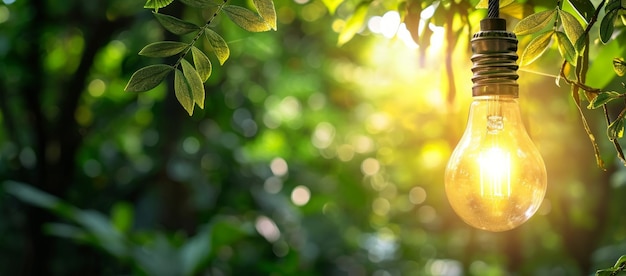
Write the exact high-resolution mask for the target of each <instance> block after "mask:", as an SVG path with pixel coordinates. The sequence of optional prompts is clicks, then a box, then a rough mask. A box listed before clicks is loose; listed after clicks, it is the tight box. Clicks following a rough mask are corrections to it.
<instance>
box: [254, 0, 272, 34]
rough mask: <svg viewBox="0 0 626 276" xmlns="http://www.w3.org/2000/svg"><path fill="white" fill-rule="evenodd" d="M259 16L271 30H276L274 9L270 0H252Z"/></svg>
mask: <svg viewBox="0 0 626 276" xmlns="http://www.w3.org/2000/svg"><path fill="white" fill-rule="evenodd" d="M252 3H254V6H255V7H256V9H257V11H259V15H261V17H263V19H264V20H265V23H267V24H268V25H269V26H270V28H271V29H272V30H274V31H275V30H276V9H275V8H274V1H272V0H252Z"/></svg>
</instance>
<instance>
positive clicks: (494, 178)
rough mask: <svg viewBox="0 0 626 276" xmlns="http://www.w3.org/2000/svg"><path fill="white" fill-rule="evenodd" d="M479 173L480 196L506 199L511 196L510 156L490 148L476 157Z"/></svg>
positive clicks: (502, 151) (498, 149) (497, 149)
mask: <svg viewBox="0 0 626 276" xmlns="http://www.w3.org/2000/svg"><path fill="white" fill-rule="evenodd" d="M478 166H479V171H480V195H481V196H482V197H485V198H508V197H510V196H511V155H510V153H508V152H506V151H504V150H502V149H500V148H498V147H492V148H489V149H487V150H486V151H484V152H481V153H480V154H479V157H478Z"/></svg>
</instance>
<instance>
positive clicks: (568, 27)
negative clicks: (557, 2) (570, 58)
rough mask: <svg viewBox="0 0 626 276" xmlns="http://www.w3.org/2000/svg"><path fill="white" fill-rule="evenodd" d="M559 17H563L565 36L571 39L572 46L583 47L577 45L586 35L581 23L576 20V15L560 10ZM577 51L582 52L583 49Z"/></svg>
mask: <svg viewBox="0 0 626 276" xmlns="http://www.w3.org/2000/svg"><path fill="white" fill-rule="evenodd" d="M559 16H560V17H561V23H562V24H563V30H564V31H565V34H566V35H567V37H568V38H569V41H570V42H571V44H576V45H582V44H578V43H577V42H578V40H579V39H580V37H581V36H582V34H583V33H584V30H583V26H582V25H581V24H580V22H579V21H578V20H577V19H576V17H574V15H572V14H571V13H569V12H566V11H564V10H559ZM576 50H577V51H580V50H582V49H578V48H577V49H576Z"/></svg>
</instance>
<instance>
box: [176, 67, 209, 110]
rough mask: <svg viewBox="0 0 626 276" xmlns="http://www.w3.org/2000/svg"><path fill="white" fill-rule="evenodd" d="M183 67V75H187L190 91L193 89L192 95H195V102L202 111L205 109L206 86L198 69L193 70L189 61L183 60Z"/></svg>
mask: <svg viewBox="0 0 626 276" xmlns="http://www.w3.org/2000/svg"><path fill="white" fill-rule="evenodd" d="M181 65H182V66H183V74H184V75H185V80H186V81H187V84H188V85H189V89H191V94H192V95H193V96H192V97H193V101H194V102H195V103H196V104H197V105H198V106H199V107H200V108H202V109H204V84H203V82H202V79H201V78H200V75H198V72H197V71H196V69H194V68H193V66H192V65H191V63H189V62H188V61H187V60H185V59H183V60H182V61H181Z"/></svg>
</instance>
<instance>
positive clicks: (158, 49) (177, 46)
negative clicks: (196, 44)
mask: <svg viewBox="0 0 626 276" xmlns="http://www.w3.org/2000/svg"><path fill="white" fill-rule="evenodd" d="M187 47H189V44H186V43H182V42H177V41H159V42H154V43H150V44H148V45H146V47H143V49H141V51H139V55H142V56H147V57H171V56H173V55H177V54H180V53H181V52H182V51H184V50H185V49H186V48H187Z"/></svg>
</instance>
